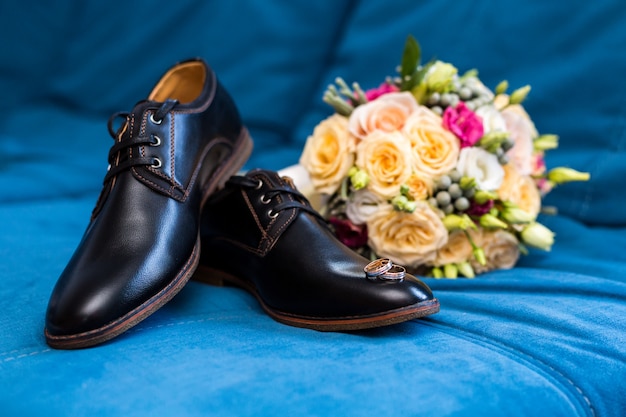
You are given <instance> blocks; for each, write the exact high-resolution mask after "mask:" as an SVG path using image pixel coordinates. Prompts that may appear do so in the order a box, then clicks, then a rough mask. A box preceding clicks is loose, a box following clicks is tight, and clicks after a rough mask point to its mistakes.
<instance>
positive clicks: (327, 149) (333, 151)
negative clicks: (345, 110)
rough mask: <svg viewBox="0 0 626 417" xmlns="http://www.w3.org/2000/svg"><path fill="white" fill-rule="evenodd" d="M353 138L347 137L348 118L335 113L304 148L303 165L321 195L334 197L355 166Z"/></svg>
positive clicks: (321, 123) (301, 160) (301, 158)
mask: <svg viewBox="0 0 626 417" xmlns="http://www.w3.org/2000/svg"><path fill="white" fill-rule="evenodd" d="M355 142H356V140H355V138H354V137H352V136H351V135H349V134H348V119H346V118H345V117H344V116H341V115H339V114H334V115H332V116H330V117H329V118H327V119H325V120H323V121H322V122H320V123H319V124H318V125H317V126H316V127H315V129H314V130H313V135H311V136H309V138H308V139H307V141H306V144H305V145H304V150H303V151H302V155H301V156H300V165H302V166H303V167H304V168H305V169H306V170H307V171H308V172H309V175H310V177H311V182H312V183H313V186H314V187H315V189H316V190H317V191H318V192H319V193H320V194H332V193H334V192H335V191H336V190H337V189H338V188H339V185H340V184H341V181H342V180H343V179H344V178H345V177H346V175H347V174H348V171H349V170H350V168H351V167H352V165H353V164H354V158H355V156H354V150H355V146H356V143H355Z"/></svg>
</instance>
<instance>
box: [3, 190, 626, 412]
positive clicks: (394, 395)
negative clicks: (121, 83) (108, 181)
mask: <svg viewBox="0 0 626 417" xmlns="http://www.w3.org/2000/svg"><path fill="white" fill-rule="evenodd" d="M93 198H95V195H94V196H84V197H81V198H75V199H66V200H63V199H56V200H53V201H48V202H45V201H40V202H36V201H33V202H22V203H14V204H11V205H7V204H4V205H2V206H0V218H2V219H7V220H6V221H5V224H4V225H3V226H4V227H3V230H2V233H0V256H2V259H4V262H3V263H2V264H0V274H1V276H2V277H3V279H2V282H0V299H2V300H3V315H2V316H1V317H0V332H1V333H2V334H3V337H2V338H0V385H1V386H2V387H3V389H2V390H0V405H1V406H0V408H1V409H2V411H3V415H43V414H45V415H47V416H50V417H54V416H65V415H87V414H93V415H103V416H109V415H110V416H113V415H128V416H147V415H154V414H158V415H186V416H204V415H220V416H230V415H232V416H234V415H237V416H253V415H254V416H258V415H277V414H285V415H329V414H332V415H352V416H358V415H439V416H475V415H477V414H480V415H483V416H502V415H507V416H528V415H533V414H536V413H537V412H541V413H542V414H544V415H549V416H564V417H565V416H567V417H572V416H592V415H595V416H615V417H617V416H620V415H621V412H622V410H624V409H626V398H625V397H624V396H621V395H619V393H618V392H616V385H615V383H617V382H616V381H624V380H626V365H625V364H626V352H625V351H624V349H623V343H624V336H623V335H624V334H626V283H624V276H625V275H626V260H625V259H624V258H623V257H622V258H621V259H615V260H614V262H613V264H612V267H613V272H614V273H612V274H611V273H609V272H608V271H605V270H604V266H603V265H604V263H605V259H602V258H599V259H597V260H596V261H594V260H593V258H587V259H588V260H587V261H586V263H587V270H596V271H600V272H601V271H605V272H606V273H598V274H596V275H594V276H591V275H587V274H586V273H585V272H582V273H576V272H572V271H571V270H575V269H577V267H576V266H575V265H574V266H572V265H571V264H570V263H569V260H570V259H574V258H575V257H576V256H578V254H579V243H578V242H576V241H569V240H565V241H563V242H562V244H561V245H560V246H559V248H560V249H559V250H560V252H559V253H557V254H556V256H555V257H554V258H555V259H554V260H553V261H552V262H553V265H561V266H562V269H561V270H558V269H542V268H536V267H520V268H517V269H513V270H509V271H499V272H495V273H490V274H487V275H483V276H480V277H479V278H476V279H474V280H461V279H459V280H433V279H430V280H428V281H427V283H428V284H429V285H430V286H431V288H433V291H434V292H435V294H436V295H437V297H438V298H439V300H440V302H441V307H442V309H441V312H440V313H438V314H436V315H433V316H430V317H429V318H427V319H423V320H414V321H410V322H407V323H404V324H401V325H397V326H392V327H388V328H383V329H377V330H376V329H374V330H369V331H361V332H349V333H320V332H315V331H311V330H306V329H297V328H293V327H288V326H285V325H282V324H279V323H277V322H274V321H273V320H272V319H270V318H269V317H268V316H267V315H266V314H265V313H264V312H263V311H262V310H261V308H260V307H259V306H258V303H257V302H256V300H255V299H254V298H253V297H252V296H251V295H249V294H247V293H246V292H244V291H242V290H239V289H236V288H230V287H225V288H220V287H210V286H207V285H204V284H200V283H197V282H190V283H189V284H188V285H187V286H186V287H185V288H184V289H183V291H181V293H180V294H178V295H177V296H176V297H175V298H174V299H173V300H172V301H171V302H170V303H168V304H167V305H166V306H164V307H163V308H162V309H160V310H159V311H158V312H157V313H155V314H154V315H153V316H151V317H149V318H148V319H146V320H145V321H143V322H142V323H140V324H139V325H138V326H136V327H135V328H133V329H131V330H130V331H129V332H127V333H125V334H124V335H122V336H120V337H118V338H116V339H114V340H113V341H111V342H109V343H106V344H104V345H101V346H98V347H95V348H92V349H84V350H78V351H55V350H51V349H50V348H48V347H47V346H46V344H45V340H44V337H43V332H42V329H43V323H44V312H45V306H46V303H47V300H48V297H49V294H50V291H51V289H52V286H53V285H54V283H55V281H56V278H57V277H58V275H59V274H60V272H61V270H62V269H63V267H64V266H65V263H66V262H67V259H69V257H70V256H71V254H72V252H73V250H74V248H75V246H76V244H77V243H78V240H79V239H80V236H81V234H82V231H83V229H84V227H85V223H86V221H87V218H88V216H89V213H90V210H91V206H92V200H93ZM553 220H555V221H560V220H558V218H555V219H553ZM552 226H553V227H554V228H555V229H557V230H558V229H559V228H560V225H556V224H553V225H552ZM563 226H564V227H569V225H567V224H565V225H563ZM623 232H624V230H622V233H619V234H618V233H612V232H609V231H608V230H605V229H598V228H589V227H585V226H577V233H579V234H580V236H581V238H585V239H588V240H590V241H594V242H606V243H607V244H609V245H611V246H615V247H626V233H623ZM594 262H595V267H594Z"/></svg>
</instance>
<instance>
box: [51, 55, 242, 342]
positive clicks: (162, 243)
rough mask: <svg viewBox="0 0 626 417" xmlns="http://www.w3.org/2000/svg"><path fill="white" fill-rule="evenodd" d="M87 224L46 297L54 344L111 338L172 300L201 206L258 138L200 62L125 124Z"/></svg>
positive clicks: (172, 78)
mask: <svg viewBox="0 0 626 417" xmlns="http://www.w3.org/2000/svg"><path fill="white" fill-rule="evenodd" d="M119 115H120V114H116V115H114V116H112V118H111V120H109V132H110V133H111V135H112V136H113V138H114V140H115V144H114V145H113V147H112V148H111V150H110V152H109V163H110V167H109V171H108V173H107V174H106V176H105V178H104V187H103V190H102V193H101V195H100V198H99V199H98V202H97V203H96V207H95V209H94V211H93V214H92V218H91V221H90V223H89V225H88V227H87V230H86V232H85V234H84V236H83V238H82V240H81V242H80V244H79V245H78V248H77V249H76V252H75V253H74V255H73V257H72V258H71V260H70V261H69V264H68V265H67V267H66V268H65V270H64V271H63V273H62V274H61V277H60V278H59V280H58V282H57V284H56V286H55V288H54V290H53V292H52V295H51V298H50V302H49V304H48V310H47V315H46V328H45V336H46V341H47V342H48V344H49V345H50V346H51V347H54V348H61V349H72V348H82V347H87V346H92V345H96V344H98V343H102V342H104V341H106V340H109V339H111V338H113V337H115V336H117V335H119V334H120V333H122V332H124V331H125V330H127V329H129V328H130V327H132V326H134V325H135V324H137V323H139V322H140V321H141V320H143V319H145V318H146V317H147V316H149V315H150V314H152V313H153V312H155V311H156V310H157V309H158V308H160V307H161V306H162V305H163V304H165V303H166V302H167V301H169V300H170V299H171V298H172V297H173V296H174V295H175V294H176V293H177V292H178V291H180V289H181V288H182V287H183V286H184V285H185V283H186V282H187V281H188V280H189V278H190V277H191V275H192V274H193V272H194V271H195V269H196V267H197V264H198V259H199V255H200V240H199V233H198V231H199V216H200V210H201V208H202V206H203V205H204V202H205V201H206V200H207V198H208V197H209V195H211V194H212V193H213V192H214V191H216V189H218V188H220V187H222V186H223V184H224V182H225V181H226V180H227V179H228V178H229V177H230V176H231V175H232V174H234V173H235V172H236V171H237V170H239V169H240V168H241V166H243V164H244V163H245V161H246V160H247V158H248V156H249V155H250V152H251V150H252V141H251V139H250V137H249V135H248V132H247V130H246V129H245V128H244V126H242V123H241V121H240V117H239V113H238V111H237V109H236V107H235V104H234V103H233V101H232V99H231V98H230V96H229V95H228V93H227V92H226V91H225V90H224V88H223V87H222V86H221V85H220V83H219V82H218V81H217V79H216V77H215V74H214V72H213V71H212V70H211V69H210V68H209V67H208V66H207V65H206V63H204V62H203V61H202V60H199V59H195V60H189V61H185V62H181V63H179V64H177V65H175V66H174V67H172V68H171V69H170V70H169V71H168V72H167V73H166V74H165V75H164V76H163V77H162V79H161V80H160V81H159V82H158V83H157V85H156V86H155V87H154V89H153V90H152V93H150V95H149V97H148V99H147V100H144V101H141V102H139V103H137V104H136V106H135V108H134V109H133V110H132V111H131V112H130V113H128V114H122V115H123V116H125V120H124V121H123V124H122V126H121V127H120V128H119V130H118V131H117V132H114V131H113V128H112V120H113V119H114V118H115V116H119Z"/></svg>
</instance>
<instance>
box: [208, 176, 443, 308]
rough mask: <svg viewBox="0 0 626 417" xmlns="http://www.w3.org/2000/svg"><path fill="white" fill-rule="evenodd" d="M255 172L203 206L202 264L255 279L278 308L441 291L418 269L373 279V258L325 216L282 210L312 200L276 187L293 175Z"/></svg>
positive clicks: (368, 302) (365, 304) (383, 302)
mask: <svg viewBox="0 0 626 417" xmlns="http://www.w3.org/2000/svg"><path fill="white" fill-rule="evenodd" d="M247 177H248V178H250V179H253V181H250V185H249V186H239V185H236V184H232V183H230V184H228V183H227V185H226V188H225V189H224V190H223V191H222V192H220V193H217V194H216V195H215V196H213V197H212V198H211V199H210V200H209V202H208V204H207V205H206V207H205V209H204V210H203V217H202V248H203V249H202V254H201V260H200V262H201V264H202V265H204V266H208V267H210V268H213V269H215V270H219V271H223V272H226V273H228V274H231V275H234V276H236V277H238V278H239V279H242V280H244V281H246V282H248V283H250V284H252V286H253V287H254V288H255V289H256V291H257V292H258V293H259V295H260V297H261V298H262V299H263V301H264V302H265V303H266V304H267V305H268V306H270V307H271V308H273V309H276V310H280V311H282V312H285V313H288V314H296V315H301V316H310V317H325V318H336V317H350V316H355V315H367V314H375V313H379V312H382V311H387V310H392V309H396V308H402V307H406V306H409V305H414V304H416V303H419V302H421V301H425V300H431V299H433V295H432V292H431V291H430V289H429V288H428V287H427V286H426V285H425V284H424V283H422V282H421V281H419V280H418V279H417V278H415V277H413V276H411V275H407V277H406V278H405V279H404V281H402V282H384V281H380V280H375V281H371V280H368V279H367V278H365V274H364V271H363V268H364V267H365V265H367V263H368V260H367V259H365V258H363V257H362V256H360V255H358V254H356V253H355V252H353V251H352V250H351V249H349V248H348V247H346V246H344V245H343V244H341V243H340V242H339V241H338V240H337V239H336V238H335V236H334V235H333V233H332V232H331V231H330V230H329V229H328V228H327V227H326V225H325V224H324V222H323V221H322V220H321V219H320V218H318V217H317V216H316V215H314V214H312V213H311V212H309V211H307V210H304V209H302V208H298V207H288V208H286V209H284V210H278V209H280V208H281V205H282V206H285V205H286V206H289V205H290V202H300V203H301V204H302V205H306V206H308V202H307V201H306V200H305V199H304V198H303V197H299V196H298V194H291V193H280V192H278V193H277V192H275V190H277V189H280V188H287V189H291V190H293V191H295V192H297V191H296V190H295V189H294V188H293V184H291V182H290V181H289V180H286V179H282V178H280V177H279V176H278V175H277V174H276V173H273V172H270V171H262V170H255V171H252V172H250V173H248V174H247ZM255 182H256V183H258V184H259V186H258V188H256V187H254V186H253V185H252V184H253V183H255ZM270 195H274V196H273V197H272V198H269V197H268V196H270ZM294 206H297V204H294ZM277 208H278V209H277Z"/></svg>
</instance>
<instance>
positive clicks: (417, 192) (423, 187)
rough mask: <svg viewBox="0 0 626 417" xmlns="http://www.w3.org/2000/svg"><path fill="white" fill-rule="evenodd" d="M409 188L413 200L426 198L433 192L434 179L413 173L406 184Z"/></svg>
mask: <svg viewBox="0 0 626 417" xmlns="http://www.w3.org/2000/svg"><path fill="white" fill-rule="evenodd" d="M405 185H406V186H407V187H408V188H409V197H411V198H412V199H413V200H426V199H427V198H428V197H429V196H431V195H432V192H433V181H432V180H431V179H426V178H423V177H420V176H419V175H416V174H413V175H411V176H410V177H409V179H408V180H407V182H406V184H405Z"/></svg>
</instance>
